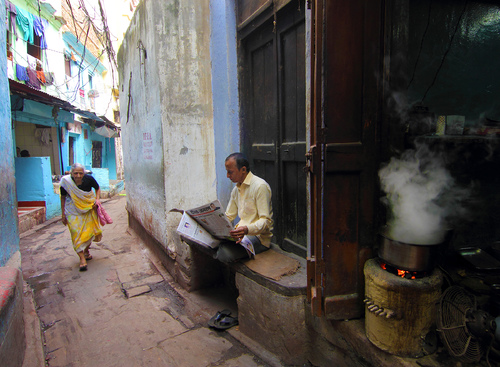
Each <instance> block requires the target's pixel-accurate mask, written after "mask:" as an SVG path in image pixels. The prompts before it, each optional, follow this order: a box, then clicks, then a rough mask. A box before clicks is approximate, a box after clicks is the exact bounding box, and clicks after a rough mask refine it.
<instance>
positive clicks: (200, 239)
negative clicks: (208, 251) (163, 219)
mask: <svg viewBox="0 0 500 367" xmlns="http://www.w3.org/2000/svg"><path fill="white" fill-rule="evenodd" d="M177 232H179V233H180V234H181V235H182V236H184V237H186V238H188V239H190V240H191V241H194V242H196V243H199V244H201V245H203V246H206V247H210V248H213V249H215V248H217V247H218V246H219V243H220V240H218V239H216V238H215V237H214V236H212V235H211V234H210V233H208V232H207V230H206V229H205V228H203V227H202V226H201V225H199V224H198V222H197V221H195V220H194V219H193V218H191V217H190V216H189V215H188V214H187V213H184V214H183V215H182V218H181V221H180V223H179V226H178V227H177Z"/></svg>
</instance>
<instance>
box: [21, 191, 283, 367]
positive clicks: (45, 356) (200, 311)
mask: <svg viewBox="0 0 500 367" xmlns="http://www.w3.org/2000/svg"><path fill="white" fill-rule="evenodd" d="M125 205H126V198H125V197H123V196H116V197H114V198H112V199H110V200H108V201H105V202H104V207H105V208H106V210H107V211H108V213H109V214H110V215H111V217H112V218H113V220H114V223H113V224H111V225H106V226H105V227H104V236H103V240H102V242H101V243H99V244H93V245H92V247H91V254H92V255H93V259H92V260H90V261H89V262H88V271H86V272H80V271H79V269H78V257H77V255H76V253H75V252H74V250H73V248H72V246H71V239H70V235H69V232H68V229H67V228H66V227H65V226H64V225H63V224H62V223H61V221H60V220H57V219H56V220H52V221H50V222H46V223H45V224H43V225H41V226H39V227H37V228H35V229H33V230H31V231H29V232H26V233H23V235H22V236H21V243H20V247H21V257H22V272H23V276H24V280H25V291H24V294H25V315H26V317H25V321H26V330H27V331H26V332H27V353H26V358H25V362H24V367H40V366H44V365H47V366H54V367H55V366H64V367H68V366H75V367H76V366H78V367H80V366H92V367H96V366H105V367H108V366H110V367H111V366H120V367H128V366H134V367H135V366H180V367H188V366H193V367H201V366H226V367H229V366H249V367H252V366H279V362H277V360H276V359H275V358H274V357H273V356H272V355H269V354H265V353H264V352H263V351H262V349H261V348H259V347H258V346H256V345H254V344H252V342H251V341H250V340H247V339H245V337H244V336H243V335H242V334H241V333H239V331H238V328H237V327H233V328H232V329H231V330H229V331H225V332H224V331H223V332H218V331H214V330H212V329H209V328H208V327H207V321H208V319H209V318H210V316H211V315H213V314H214V313H215V312H216V311H217V310H218V309H221V307H223V305H221V304H218V301H217V297H212V298H207V297H201V296H200V294H190V293H187V292H185V291H183V290H182V289H179V287H178V286H177V285H176V283H175V282H174V281H173V280H172V278H171V277H170V276H169V274H168V273H167V272H166V271H165V269H164V268H163V266H162V265H161V263H160V262H159V261H158V260H157V259H155V258H154V255H153V254H152V253H151V252H149V251H148V250H147V249H146V248H145V246H144V245H143V244H142V243H141V240H140V238H138V237H137V236H136V235H135V234H134V232H133V231H132V230H130V229H129V228H128V224H127V212H126V210H125ZM40 336H41V337H40ZM254 353H255V354H254ZM257 355H258V356H257ZM264 361H265V362H264Z"/></svg>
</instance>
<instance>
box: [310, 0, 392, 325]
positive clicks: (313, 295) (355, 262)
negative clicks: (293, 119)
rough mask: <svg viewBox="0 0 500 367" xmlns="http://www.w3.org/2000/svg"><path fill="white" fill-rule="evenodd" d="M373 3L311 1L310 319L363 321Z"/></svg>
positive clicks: (371, 195) (372, 145)
mask: <svg viewBox="0 0 500 367" xmlns="http://www.w3.org/2000/svg"><path fill="white" fill-rule="evenodd" d="M382 14H383V5H382V2H381V1H369V0H353V1H348V2H347V1H340V0H331V1H326V0H316V1H314V2H313V21H312V24H313V27H314V28H313V29H312V34H313V35H314V38H313V44H312V49H313V50H314V52H313V55H312V88H311V90H312V104H311V105H312V111H311V112H312V114H311V116H312V117H311V118H312V134H311V139H312V140H311V146H313V147H314V149H313V150H312V151H311V155H310V159H311V165H312V168H311V169H310V182H311V209H312V213H311V228H312V231H311V234H312V236H311V252H310V256H309V258H308V277H309V282H308V283H309V290H308V295H309V297H308V298H309V300H310V301H311V305H312V309H313V312H314V313H315V314H316V315H325V316H326V317H327V318H330V319H349V318H356V317H360V316H362V315H363V310H364V308H363V304H362V299H363V294H364V287H363V286H364V284H363V283H364V282H363V266H364V262H365V261H366V259H367V258H369V257H371V256H372V254H371V253H372V251H371V249H372V248H373V245H374V239H375V236H374V230H373V228H374V220H375V216H374V212H375V211H374V208H375V206H376V202H377V198H376V197H375V193H376V189H375V188H376V186H377V167H378V154H377V153H378V152H377V129H378V125H379V111H380V107H379V103H380V102H379V93H380V90H379V87H378V85H379V84H378V81H377V75H380V70H381V55H380V54H381V46H380V45H381V44H382V33H381V23H382V17H381V15H382Z"/></svg>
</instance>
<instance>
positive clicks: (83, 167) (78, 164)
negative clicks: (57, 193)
mask: <svg viewBox="0 0 500 367" xmlns="http://www.w3.org/2000/svg"><path fill="white" fill-rule="evenodd" d="M75 169H82V170H83V173H85V166H84V165H83V164H81V163H75V164H73V165H72V166H71V170H70V172H71V173H73V171H74V170H75Z"/></svg>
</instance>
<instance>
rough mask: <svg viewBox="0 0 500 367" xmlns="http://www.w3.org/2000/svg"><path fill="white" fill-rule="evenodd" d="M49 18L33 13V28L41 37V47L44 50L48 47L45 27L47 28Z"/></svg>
mask: <svg viewBox="0 0 500 367" xmlns="http://www.w3.org/2000/svg"><path fill="white" fill-rule="evenodd" d="M48 23H49V22H48V20H47V19H45V18H39V17H38V15H33V28H34V30H35V34H36V35H37V36H38V37H40V48H41V49H42V50H45V49H47V41H46V39H45V29H47V25H48Z"/></svg>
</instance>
